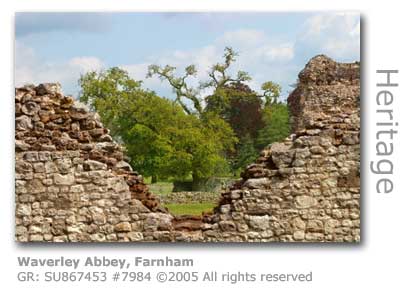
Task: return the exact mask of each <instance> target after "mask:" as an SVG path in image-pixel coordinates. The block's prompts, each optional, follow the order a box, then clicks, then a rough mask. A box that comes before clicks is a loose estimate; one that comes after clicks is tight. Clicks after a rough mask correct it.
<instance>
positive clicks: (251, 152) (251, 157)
mask: <svg viewBox="0 0 409 293" xmlns="http://www.w3.org/2000/svg"><path fill="white" fill-rule="evenodd" d="M258 155H259V152H258V151H257V150H256V148H255V147H254V140H253V139H252V138H251V137H250V136H249V135H246V136H245V137H244V138H243V139H241V141H240V143H239V144H238V147H237V156H236V157H235V158H234V161H233V172H234V173H235V175H237V173H240V171H241V170H242V169H243V168H245V167H246V166H248V165H249V164H251V163H253V162H254V161H255V160H256V159H257V157H258Z"/></svg>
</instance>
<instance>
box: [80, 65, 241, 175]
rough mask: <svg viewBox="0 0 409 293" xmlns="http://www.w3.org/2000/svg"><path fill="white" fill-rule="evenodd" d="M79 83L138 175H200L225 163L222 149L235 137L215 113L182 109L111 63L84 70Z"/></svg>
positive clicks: (218, 169) (83, 98) (85, 98)
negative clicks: (103, 67)
mask: <svg viewBox="0 0 409 293" xmlns="http://www.w3.org/2000/svg"><path fill="white" fill-rule="evenodd" d="M79 84H80V86H81V95H80V100H81V101H83V102H85V103H87V104H88V105H90V106H91V107H92V108H93V109H95V110H97V111H98V113H99V114H100V115H101V120H102V122H103V123H104V124H105V125H107V126H109V128H111V129H112V130H113V131H112V135H113V136H115V137H116V138H117V139H119V140H120V141H122V142H123V143H124V145H125V147H126V150H127V153H128V155H129V156H130V157H131V165H132V166H133V167H134V168H135V169H136V170H138V171H139V172H141V173H142V174H143V175H145V176H152V177H153V179H155V178H157V177H174V178H185V177H187V176H192V177H193V178H194V179H196V180H200V179H201V178H206V177H209V176H210V175H213V174H218V173H219V172H222V170H224V169H225V166H226V164H227V162H226V160H225V158H224V153H225V152H227V151H229V150H231V149H232V148H233V147H234V144H235V142H236V139H235V136H234V132H233V130H232V129H231V128H230V127H229V125H228V124H227V123H226V122H225V121H224V120H223V119H221V118H220V117H210V115H206V116H205V117H203V118H202V119H199V118H198V117H197V116H195V115H188V114H186V113H185V111H184V110H183V108H182V107H181V105H179V104H177V103H174V102H173V101H171V100H168V99H166V98H161V97H158V96H157V95H156V94H155V93H154V92H151V91H147V90H144V89H142V88H141V82H138V81H135V80H133V79H132V78H130V77H129V75H128V73H127V72H126V71H124V70H122V69H119V68H116V67H114V68H111V69H108V70H106V71H102V72H99V73H97V72H89V73H87V74H85V75H83V76H81V78H80V81H79ZM204 122H205V123H204Z"/></svg>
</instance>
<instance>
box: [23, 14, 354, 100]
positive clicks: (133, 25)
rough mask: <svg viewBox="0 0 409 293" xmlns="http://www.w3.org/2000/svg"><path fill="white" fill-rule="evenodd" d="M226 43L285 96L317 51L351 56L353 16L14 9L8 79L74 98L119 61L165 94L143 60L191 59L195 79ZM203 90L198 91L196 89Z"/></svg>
mask: <svg viewBox="0 0 409 293" xmlns="http://www.w3.org/2000/svg"><path fill="white" fill-rule="evenodd" d="M225 46H232V47H233V48H234V50H235V51H238V52H239V54H240V56H239V57H238V58H237V62H236V64H235V65H234V67H233V68H232V72H234V71H236V70H239V69H240V70H245V71H247V72H249V73H250V75H251V76H252V77H253V80H252V81H251V82H250V86H251V87H252V88H253V89H254V90H258V89H259V88H260V85H261V84H262V83H263V82H264V81H267V80H272V81H275V82H277V83H279V84H280V85H281V86H282V88H283V93H282V96H283V98H285V97H286V96H287V95H288V92H289V91H290V90H291V87H290V85H291V84H293V83H294V82H295V81H296V78H297V74H298V72H299V71H300V70H301V69H302V68H303V67H304V65H305V63H306V62H308V60H309V59H310V58H311V57H313V56H315V55H317V54H326V55H328V56H329V57H331V58H333V59H335V60H337V61H341V62H353V61H357V60H359V53H360V20H359V14H354V13H18V14H17V15H16V44H15V59H16V60H15V61H16V62H15V82H16V86H20V85H22V84H26V83H40V82H60V83H61V84H62V86H63V90H64V92H65V93H66V94H71V95H73V96H78V91H79V88H78V85H77V81H78V78H79V77H80V75H81V74H82V73H85V72H87V71H90V70H103V69H106V68H109V67H112V66H119V67H121V68H123V69H125V70H127V71H128V72H129V74H130V75H131V76H132V77H134V78H135V79H138V80H143V81H144V83H143V86H144V87H146V88H149V89H151V90H154V91H156V92H157V93H158V94H159V95H161V96H166V97H169V98H173V93H172V91H171V89H170V88H169V86H168V84H166V83H165V82H161V81H160V80H158V79H157V78H151V79H148V80H146V79H145V75H146V71H147V66H148V65H149V64H153V63H155V64H159V65H166V64H170V65H174V66H176V67H177V68H180V69H183V68H184V67H185V66H187V65H189V64H195V65H196V66H197V67H198V69H199V72H198V76H197V79H191V80H189V82H190V83H191V84H192V85H195V84H197V80H204V79H206V78H207V70H208V69H209V67H210V66H211V65H212V64H214V63H216V62H220V61H222V59H221V58H222V55H223V49H224V47H225ZM203 94H204V95H205V94H206V93H203Z"/></svg>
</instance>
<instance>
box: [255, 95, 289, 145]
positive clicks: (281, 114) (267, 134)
mask: <svg viewBox="0 0 409 293" xmlns="http://www.w3.org/2000/svg"><path fill="white" fill-rule="evenodd" d="M263 121H264V124H265V126H264V127H263V128H262V129H260V130H259V131H258V137H257V140H256V148H257V150H261V149H263V148H265V147H266V146H267V145H269V144H271V143H273V142H277V141H281V140H283V139H284V138H286V137H287V136H288V135H289V134H290V125H289V115H288V106H287V104H284V103H274V104H272V105H270V106H267V107H265V108H264V111H263Z"/></svg>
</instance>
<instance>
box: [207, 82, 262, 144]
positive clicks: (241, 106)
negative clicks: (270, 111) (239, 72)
mask: <svg viewBox="0 0 409 293" xmlns="http://www.w3.org/2000/svg"><path fill="white" fill-rule="evenodd" d="M262 107H263V101H262V99H261V98H260V97H259V96H258V94H257V93H256V92H254V91H253V90H251V89H250V87H249V86H247V85H246V84H243V83H231V84H228V85H225V86H223V87H222V88H219V89H217V90H216V91H215V93H214V94H213V95H210V96H208V97H206V108H205V110H206V112H214V113H217V114H219V115H220V117H222V118H223V119H224V120H225V121H227V122H228V123H229V124H230V126H231V127H232V128H233V130H234V132H235V134H236V136H237V137H238V139H239V140H240V141H241V140H242V139H243V138H244V137H246V136H249V137H250V138H252V139H255V138H256V137H257V131H258V130H259V129H261V128H262V127H263V126H264V122H263V120H262V111H263V109H262Z"/></svg>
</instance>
